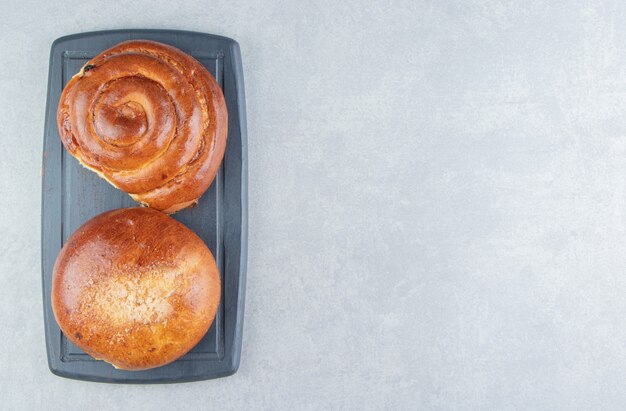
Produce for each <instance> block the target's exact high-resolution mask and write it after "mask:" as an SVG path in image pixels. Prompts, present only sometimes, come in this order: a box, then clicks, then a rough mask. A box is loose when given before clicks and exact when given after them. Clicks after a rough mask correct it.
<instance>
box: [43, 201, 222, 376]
mask: <svg viewBox="0 0 626 411" xmlns="http://www.w3.org/2000/svg"><path fill="white" fill-rule="evenodd" d="M220 292H221V291H220V278H219V273H218V269H217V266H216V264H215V260H214V259H213V255H212V254H211V252H210V251H209V249H208V248H207V247H206V245H205V244H204V243H203V242H202V240H201V239H200V238H199V237H198V236H197V235H196V234H194V233H193V232H192V231H191V230H189V229H188V228H187V227H185V226H184V225H183V224H181V223H179V222H177V221H176V220H174V219H172V218H171V217H168V216H167V215H165V214H163V213H160V212H158V211H155V210H151V209H149V208H140V207H136V208H127V209H120V210H113V211H109V212H106V213H104V214H100V215H98V216H97V217H95V218H93V219H92V220H90V221H88V222H87V223H85V224H84V225H83V226H82V227H80V228H79V229H78V230H76V232H74V233H73V234H72V235H71V236H70V238H69V239H68V240H67V242H66V244H65V245H64V246H63V248H62V249H61V252H60V253H59V255H58V257H57V260H56V263H55V266H54V271H53V278H52V309H53V312H54V315H55V317H56V320H57V322H58V324H59V326H60V328H61V330H62V331H63V333H64V334H65V335H66V337H67V338H68V339H70V340H71V341H72V342H73V343H74V344H76V345H77V346H78V347H79V348H81V349H82V350H83V351H85V352H86V353H88V354H90V355H91V356H93V357H94V358H96V359H101V360H104V361H106V362H109V363H111V364H113V365H114V366H115V367H116V368H120V369H125V370H143V369H148V368H153V367H158V366H161V365H165V364H168V363H170V362H172V361H174V360H176V359H177V358H179V357H181V356H182V355H184V354H185V353H187V352H188V351H189V350H190V349H191V348H193V347H194V346H195V345H196V344H197V343H198V342H199V341H200V340H201V339H202V337H203V336H204V335H205V334H206V332H207V330H208V329H209V327H210V326H211V323H212V322H213V319H214V317H215V313H216V310H217V307H218V305H219V302H220Z"/></svg>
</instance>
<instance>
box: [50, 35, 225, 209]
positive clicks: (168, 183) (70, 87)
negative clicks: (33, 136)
mask: <svg viewBox="0 0 626 411" xmlns="http://www.w3.org/2000/svg"><path fill="white" fill-rule="evenodd" d="M57 123H58V127H59V133H60V136H61V140H62V142H63V145H64V146H65V148H66V149H67V150H68V151H69V152H70V153H71V154H72V155H73V156H74V157H76V159H78V161H80V162H81V164H83V165H84V166H85V167H87V168H89V169H91V170H93V171H95V172H96V173H98V175H100V177H102V178H104V179H106V180H107V181H108V182H109V183H111V184H112V185H114V186H115V187H117V188H119V189H121V190H123V191H125V192H127V193H129V194H130V195H131V196H132V197H133V198H134V199H135V200H136V201H138V202H140V203H142V204H144V205H147V206H149V207H152V208H154V209H157V210H160V211H164V212H166V213H168V214H169V213H173V212H176V211H178V210H180V209H183V208H185V207H188V206H190V205H192V204H193V203H195V202H197V201H198V199H199V198H200V196H202V194H203V193H204V192H205V191H206V190H207V189H208V188H209V186H210V185H211V182H212V181H213V179H214V178H215V174H216V173H217V170H218V168H219V165H220V163H221V161H222V158H223V156H224V149H225V147H226V134H227V128H228V114H227V111H226V103H225V101H224V95H223V94H222V90H221V89H220V87H219V85H218V84H217V82H216V81H215V79H214V78H213V76H211V74H209V72H208V71H207V70H206V69H205V68H204V67H203V66H202V65H201V64H200V63H199V62H198V61H196V60H195V59H193V58H192V57H191V56H189V55H187V54H185V53H183V52H182V51H180V50H178V49H176V48H174V47H172V46H168V45H165V44H161V43H157V42H154V41H147V40H131V41H126V42H123V43H120V44H118V45H116V46H114V47H112V48H110V49H108V50H105V51H104V52H102V53H101V54H99V55H97V56H96V57H94V58H93V59H91V60H90V61H89V62H88V63H87V64H86V65H85V66H84V67H83V68H82V69H81V70H80V71H79V72H78V73H77V74H76V75H75V76H74V77H72V79H71V80H70V81H69V82H68V83H67V85H66V86H65V89H64V90H63V93H62V94H61V100H60V102H59V107H58V111H57Z"/></svg>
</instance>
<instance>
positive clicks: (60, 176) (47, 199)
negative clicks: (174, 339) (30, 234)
mask: <svg viewBox="0 0 626 411" xmlns="http://www.w3.org/2000/svg"><path fill="white" fill-rule="evenodd" d="M130 39H147V40H155V41H159V42H162V43H166V44H170V45H172V46H174V47H177V48H179V49H181V50H183V51H184V52H186V53H188V54H190V55H192V56H193V57H195V58H196V59H197V60H198V61H199V62H200V63H202V64H203V65H204V66H205V67H206V68H207V69H208V70H209V72H210V73H211V74H212V75H213V76H214V77H215V78H216V79H217V82H218V83H219V85H220V87H222V90H223V91H224V96H225V98H226V105H227V108H228V140H227V145H226V152H225V155H224V161H223V163H222V166H221V168H220V170H219V172H218V173H217V176H216V178H215V181H214V182H213V184H212V185H211V187H210V188H209V190H208V191H207V192H206V193H205V194H204V195H203V196H202V198H201V199H200V201H199V203H198V205H197V206H195V207H193V208H190V209H187V210H183V211H181V212H178V213H176V214H174V215H173V217H174V218H175V219H177V220H178V221H181V222H182V223H184V224H185V225H187V227H189V228H191V229H192V230H193V231H194V232H196V233H197V234H198V235H199V236H200V237H201V238H202V239H203V240H204V242H205V243H206V245H207V246H208V247H209V248H210V249H211V251H212V252H213V255H214V256H215V259H216V262H217V265H218V268H219V271H220V277H221V280H222V299H221V302H220V306H219V308H218V310H217V315H216V317H215V321H214V322H213V325H212V326H211V328H210V329H209V331H208V332H207V334H206V335H205V337H204V338H203V339H202V341H200V343H198V345H197V346H196V347H195V348H194V349H193V350H191V351H190V352H189V353H188V354H187V355H185V356H184V357H182V358H181V359H179V360H177V361H176V362H174V363H171V364H169V365H166V366H164V367H160V368H155V369H152V370H145V371H123V370H117V369H115V368H114V367H113V366H111V365H109V364H107V363H105V362H103V361H96V360H94V359H93V358H91V357H90V356H89V355H87V354H85V353H84V352H83V351H81V350H80V349H79V348H78V347H76V346H75V345H74V344H72V343H71V342H70V341H69V340H68V339H67V338H65V336H64V335H63V333H62V332H61V330H60V329H59V327H58V325H57V323H56V321H55V319H54V315H53V313H52V307H51V305H50V289H51V283H52V281H51V280H52V269H53V266H54V261H55V259H56V256H57V254H58V252H59V250H60V249H61V247H62V245H63V244H64V243H65V241H66V240H67V238H68V237H69V236H70V234H72V233H73V232H74V231H75V230H76V229H77V228H78V227H79V226H80V225H82V224H83V223H84V222H85V221H87V220H89V219H91V218H92V217H94V216H96V215H98V214H100V213H102V212H105V211H107V210H112V209H116V208H121V207H131V206H136V205H137V204H136V203H135V202H134V201H133V200H132V199H131V198H130V197H129V196H128V195H127V194H126V193H124V192H122V191H120V190H118V189H116V188H114V187H112V186H111V185H109V184H108V183H107V182H106V181H104V180H103V179H101V178H99V177H98V176H97V175H96V174H95V173H93V172H91V171H89V170H87V169H85V168H83V167H82V166H81V165H80V164H79V163H78V161H76V159H74V158H73V157H72V156H71V155H69V154H68V153H67V152H66V150H64V148H63V145H62V144H61V140H60V138H59V132H58V130H57V125H56V111H57V104H58V102H59V98H60V96H61V90H62V89H63V87H64V86H65V84H66V83H67V81H68V80H69V79H70V78H71V77H72V76H73V75H74V74H75V73H77V72H78V71H79V70H80V68H81V67H82V66H83V65H84V64H85V63H86V62H87V61H88V60H89V59H91V58H92V57H94V56H96V55H97V54H98V53H100V52H101V51H103V50H105V49H107V48H109V47H111V46H113V45H115V44H117V43H120V42H122V41H125V40H130ZM44 133H45V134H44V149H43V168H42V174H43V187H42V220H41V233H42V238H41V240H42V243H41V244H42V271H43V272H42V275H43V300H44V319H45V334H46V348H47V351H48V364H49V366H50V370H51V371H52V372H53V373H54V374H56V375H59V376H62V377H67V378H74V379H81V380H89V381H99V382H114V383H168V382H185V381H196V380H205V379H210V378H217V377H224V376H227V375H231V374H233V373H235V372H236V371H237V368H238V367H239V359H240V353H241V337H242V330H243V309H244V296H245V279H246V255H247V241H248V239H247V153H246V150H247V137H246V112H245V101H244V86H243V71H242V67H241V56H240V52H239V46H238V44H237V43H236V42H235V41H234V40H231V39H228V38H225V37H220V36H214V35H210V34H203V33H193V32H187V31H173V30H115V31H100V32H92V33H81V34H75V35H71V36H66V37H61V38H60V39H58V40H56V41H55V42H54V43H53V44H52V50H51V54H50V72H49V76H48V99H47V105H46V124H45V132H44Z"/></svg>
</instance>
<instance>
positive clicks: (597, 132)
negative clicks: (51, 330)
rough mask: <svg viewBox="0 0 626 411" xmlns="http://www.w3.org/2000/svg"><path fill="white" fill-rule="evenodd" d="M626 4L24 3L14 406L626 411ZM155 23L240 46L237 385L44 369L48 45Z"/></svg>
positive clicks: (10, 158)
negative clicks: (111, 378) (245, 192)
mask: <svg viewBox="0 0 626 411" xmlns="http://www.w3.org/2000/svg"><path fill="white" fill-rule="evenodd" d="M559 4H560V5H559ZM625 7H626V6H625V5H624V3H623V2H619V1H613V2H610V1H607V2H596V1H569V2H553V1H524V2H504V1H473V2H449V1H431V2H426V1H404V2H402V1H395V2H376V3H375V2H366V1H361V2H359V1H346V2H336V1H320V2H286V1H269V2H241V1H232V2H223V3H222V2H219V4H218V3H217V2H212V1H186V2H184V4H183V3H181V4H180V5H177V6H170V2H168V1H163V0H159V1H150V2H148V1H141V0H136V1H132V2H105V1H97V2H92V1H86V0H82V1H75V0H71V1H65V2H62V3H61V2H59V3H54V2H35V1H28V0H27V1H22V2H19V3H17V2H15V3H9V2H2V4H1V5H0V8H1V9H0V11H1V12H0V46H1V47H0V55H1V57H2V60H1V62H0V119H1V127H0V139H1V140H0V142H1V144H0V172H1V178H0V209H2V210H3V213H2V214H0V232H2V234H3V238H2V241H1V242H0V253H1V255H2V258H0V282H1V284H2V286H1V287H0V312H1V313H2V326H1V327H0V341H2V343H1V349H0V400H1V401H2V408H4V409H11V410H21V409H37V410H43V409H51V410H57V409H59V410H60V409H63V410H72V409H77V410H78V409H93V408H92V407H94V406H97V408H98V409H102V410H105V409H133V410H153V409H224V410H228V409H242V410H251V409H260V410H318V409H350V410H361V409H393V410H400V409H402V410H414V409H425V410H431V409H498V410H509V409H510V410H518V409H519V410H523V409H545V410H554V409H596V410H600V409H602V410H610V409H616V410H617V409H623V407H624V404H626V269H625V267H626V240H625V236H626V115H625V113H626V52H625V49H624V44H626V41H625V40H626V26H625V25H624V21H625V20H626V9H625ZM132 27H136V28H172V29H187V30H196V31H202V32H209V33H216V34H222V35H226V36H229V37H233V38H235V39H237V40H238V41H239V43H240V45H241V49H242V56H243V62H244V72H245V79H246V94H247V108H248V131H249V154H250V252H249V261H248V266H249V269H248V290H247V307H246V315H245V330H244V343H243V356H242V362H241V367H240V369H239V372H238V373H237V374H236V375H235V376H233V377H230V378H226V379H222V380H214V381H206V382H199V383H191V384H178V385H161V386H123V385H106V384H94V383H86V382H79V381H71V380H65V379H62V378H59V377H55V376H53V375H52V374H50V372H49V371H48V369H47V365H46V354H45V346H44V335H43V320H42V302H41V285H40V261H39V259H40V221H39V215H40V197H41V191H40V184H41V183H40V182H41V175H40V174H41V172H40V166H41V155H42V134H43V124H44V105H45V93H46V82H47V70H48V53H49V48H50V44H51V42H52V41H53V40H54V39H55V38H57V37H59V36H62V35H65V34H70V33H75V32H81V31H91V30H99V29H112V28H132Z"/></svg>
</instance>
